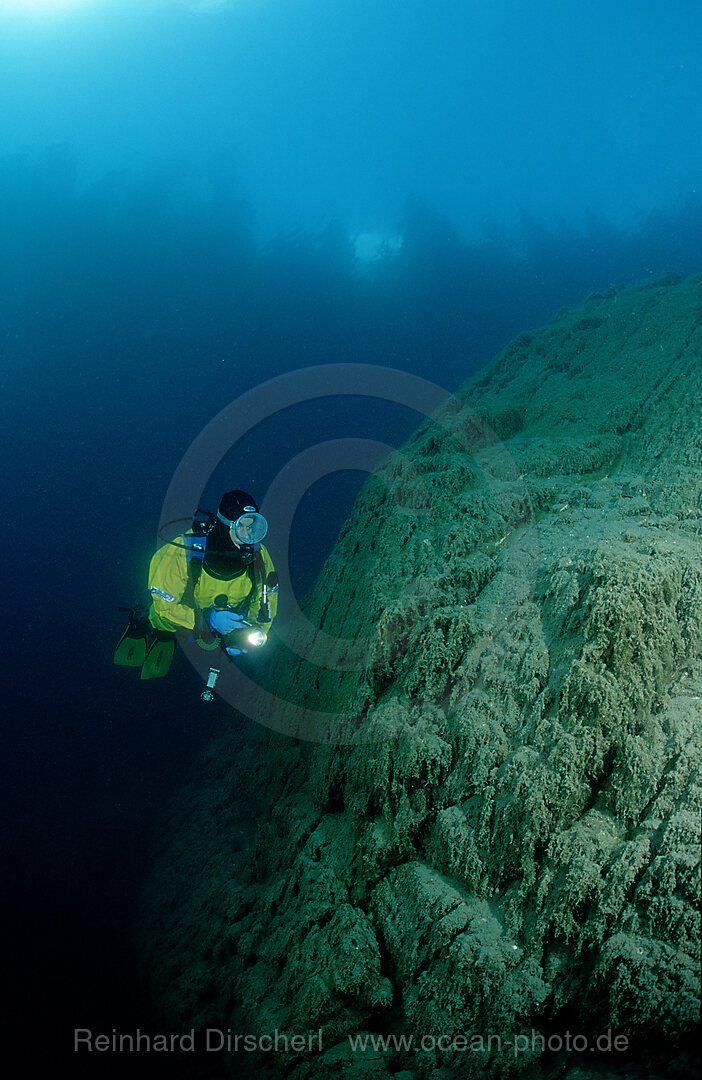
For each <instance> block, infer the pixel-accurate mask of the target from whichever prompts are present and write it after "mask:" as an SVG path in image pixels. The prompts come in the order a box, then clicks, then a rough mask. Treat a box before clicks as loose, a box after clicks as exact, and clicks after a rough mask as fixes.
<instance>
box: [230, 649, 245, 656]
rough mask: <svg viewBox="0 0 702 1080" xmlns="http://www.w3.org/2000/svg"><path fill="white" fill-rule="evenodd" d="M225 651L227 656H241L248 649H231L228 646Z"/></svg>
mask: <svg viewBox="0 0 702 1080" xmlns="http://www.w3.org/2000/svg"><path fill="white" fill-rule="evenodd" d="M225 651H226V653H227V656H243V655H244V653H245V652H248V651H249V650H248V649H231V648H229V649H226V650H225Z"/></svg>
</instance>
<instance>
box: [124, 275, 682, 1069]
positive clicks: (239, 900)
mask: <svg viewBox="0 0 702 1080" xmlns="http://www.w3.org/2000/svg"><path fill="white" fill-rule="evenodd" d="M460 397H461V398H462V399H463V400H464V401H465V402H467V403H468V404H469V405H470V407H471V410H473V411H469V410H460V409H456V408H455V404H454V405H448V406H447V407H446V408H445V409H444V410H443V412H442V416H441V418H440V420H441V422H440V423H430V422H428V423H426V424H424V425H423V426H422V427H421V428H420V429H419V431H418V432H417V433H416V434H415V436H414V437H413V438H412V439H411V440H410V442H409V444H408V445H407V446H406V447H405V448H403V456H402V455H396V456H394V457H393V459H391V460H390V461H388V462H387V463H386V464H385V465H384V467H383V469H382V470H381V475H379V476H378V477H377V478H371V479H370V480H369V482H368V483H367V485H366V486H365V488H364V491H363V493H362V495H361V497H360V498H359V501H358V503H357V506H356V508H355V510H354V513H353V516H352V519H351V521H350V522H349V524H348V526H347V528H346V529H345V530H344V533H343V535H342V536H341V537H340V539H339V543H338V545H337V547H336V549H335V551H334V553H333V554H332V556H331V558H330V559H329V562H328V564H327V566H326V567H325V569H324V572H323V573H322V575H321V578H320V580H319V582H318V583H317V586H316V588H315V590H314V592H313V595H312V597H311V600H310V608H309V610H310V617H311V618H312V620H313V621H314V622H315V623H316V625H318V626H321V628H322V629H323V630H324V631H325V632H326V633H327V634H329V635H335V636H337V637H341V638H346V639H354V638H362V639H364V640H365V646H364V648H365V650H366V652H365V655H366V662H365V663H364V664H363V665H361V669H360V670H354V669H353V666H352V669H351V670H348V671H341V672H340V671H338V670H327V669H324V668H319V667H316V666H314V665H313V664H312V663H309V662H308V661H305V660H302V659H294V658H293V657H292V655H291V654H287V653H286V654H282V653H281V656H280V659H279V660H278V662H277V667H276V670H275V672H274V678H273V680H272V682H273V683H274V684H275V685H276V686H277V690H278V693H279V694H280V695H281V697H287V698H288V699H290V700H298V701H300V702H304V703H305V704H306V705H307V706H309V707H313V708H317V709H325V710H327V711H328V712H333V713H336V714H338V716H339V718H340V719H339V720H338V724H337V727H336V729H334V722H333V721H332V722H331V723H332V729H333V730H330V731H329V732H327V733H326V737H328V738H329V739H330V741H331V742H332V743H333V742H334V739H335V738H338V739H339V740H340V741H341V740H343V739H346V740H347V742H348V745H325V746H321V745H315V744H314V743H312V742H305V741H302V740H296V739H294V738H292V737H290V736H286V735H280V734H271V733H268V732H266V731H264V730H263V729H260V728H257V727H256V726H255V725H253V724H250V723H249V724H243V722H242V721H241V720H239V721H238V722H237V723H236V724H235V725H233V727H232V731H231V732H230V733H228V735H227V736H226V737H224V738H222V739H221V740H220V742H219V743H218V745H216V746H214V747H213V748H212V750H211V751H210V752H209V753H208V755H207V758H206V760H205V762H204V763H203V765H202V768H201V770H200V773H199V775H198V776H197V777H196V779H195V780H194V782H193V784H192V785H191V787H190V788H189V789H188V790H187V791H185V792H184V793H183V795H182V797H181V799H180V800H179V803H178V806H177V807H176V809H175V811H174V813H173V817H172V820H171V821H170V822H169V823H168V825H167V827H166V829H165V832H164V836H163V849H162V850H161V851H160V853H159V855H158V858H157V860H156V862H155V866H154V869H153V872H152V874H151V876H150V879H149V881H148V883H147V889H146V914H145V920H144V935H143V936H144V942H145V945H144V949H145V952H146V954H147V957H148V962H149V965H150V969H151V973H152V981H153V985H154V987H155V990H156V993H157V995H158V997H159V1000H160V1001H161V1003H162V1006H163V1009H164V1012H165V1014H166V1016H167V1017H168V1018H169V1021H170V1024H171V1026H172V1027H173V1028H174V1030H180V1029H182V1028H189V1027H190V1026H191V1025H193V1024H195V1025H196V1026H205V1025H210V1026H213V1027H219V1028H230V1029H231V1030H232V1031H234V1032H236V1031H238V1032H249V1033H260V1034H265V1033H270V1032H273V1031H274V1030H275V1029H277V1030H278V1031H280V1032H287V1033H289V1034H293V1033H301V1032H307V1031H308V1030H315V1031H316V1030H317V1029H319V1028H321V1029H322V1043H323V1052H322V1053H321V1054H320V1053H318V1052H316V1053H314V1054H309V1053H299V1054H296V1053H294V1052H291V1053H289V1054H287V1055H286V1054H281V1053H278V1054H270V1053H268V1054H266V1053H261V1054H258V1055H257V1054H243V1055H242V1054H240V1055H239V1057H238V1059H237V1061H236V1062H234V1063H232V1062H231V1061H230V1065H231V1068H232V1069H236V1070H238V1071H239V1072H241V1073H244V1072H246V1071H250V1072H251V1074H252V1075H253V1074H254V1073H256V1072H259V1073H260V1072H261V1071H262V1070H266V1069H267V1070H268V1071H267V1072H266V1073H265V1075H271V1076H273V1075H290V1076H292V1075H294V1076H295V1077H296V1078H299V1080H302V1078H305V1077H310V1078H312V1077H314V1078H317V1077H325V1076H346V1075H358V1076H359V1077H360V1076H365V1075H371V1074H372V1075H378V1076H385V1075H390V1074H391V1073H393V1074H398V1075H400V1074H401V1075H402V1077H403V1080H410V1078H420V1077H429V1076H432V1077H442V1078H448V1077H455V1076H461V1077H469V1076H473V1075H482V1074H485V1073H488V1074H490V1073H492V1072H495V1073H497V1074H500V1075H516V1074H522V1073H523V1072H524V1071H525V1070H526V1071H527V1072H528V1071H529V1070H530V1068H532V1066H534V1063H535V1062H536V1060H537V1058H538V1054H536V1056H532V1055H531V1054H530V1053H528V1052H524V1053H522V1054H520V1055H519V1056H517V1057H515V1054H514V1048H513V1044H512V1043H511V1042H510V1040H511V1039H512V1038H513V1037H514V1035H515V1034H521V1035H523V1034H524V1033H527V1035H528V1036H529V1038H531V1035H532V1031H536V1032H542V1033H544V1034H550V1035H551V1036H553V1035H559V1034H560V1035H561V1036H563V1035H564V1033H565V1031H566V1029H568V1030H569V1031H570V1032H571V1034H573V1033H581V1034H583V1035H587V1036H588V1037H590V1038H592V1037H593V1036H594V1034H596V1033H597V1032H601V1031H606V1030H607V1029H608V1028H611V1029H612V1030H613V1032H614V1033H615V1034H616V1033H618V1034H621V1035H623V1036H625V1037H626V1038H627V1039H628V1042H629V1048H630V1050H629V1053H628V1054H623V1053H622V1054H619V1055H618V1056H617V1055H616V1054H612V1055H610V1056H609V1057H607V1056H606V1055H605V1057H604V1058H600V1057H599V1056H596V1057H595V1058H593V1057H592V1056H590V1057H588V1055H587V1052H582V1044H581V1045H580V1046H579V1047H576V1049H577V1050H580V1051H581V1052H579V1053H575V1054H570V1055H567V1054H566V1055H565V1057H564V1058H563V1060H562V1061H561V1062H560V1065H562V1066H563V1067H564V1068H565V1069H566V1072H567V1071H568V1070H570V1072H569V1073H568V1075H572V1076H576V1075H578V1076H585V1075H588V1076H589V1075H593V1072H592V1069H594V1065H593V1062H595V1061H596V1062H597V1064H598V1067H599V1068H600V1069H603V1068H605V1067H609V1068H612V1069H615V1068H617V1069H618V1072H617V1075H621V1074H622V1071H624V1072H625V1071H626V1068H627V1067H628V1065H629V1063H633V1064H635V1063H636V1062H638V1061H644V1062H645V1061H648V1062H649V1068H650V1070H651V1071H650V1072H649V1074H648V1075H661V1076H663V1075H679V1076H683V1075H687V1070H688V1068H689V1058H688V1057H686V1053H687V1051H686V1048H685V1046H686V1044H685V1036H686V1034H687V1033H689V1032H690V1031H691V1029H692V1027H693V1025H694V1024H695V1022H696V1020H697V1018H698V1015H699V1013H698V1010H699V975H698V970H699V940H700V938H699V916H698V908H697V903H698V900H697V897H698V891H699V862H700V848H699V824H700V822H699V808H700V801H701V800H700V762H701V758H702V752H701V749H700V725H701V722H702V484H701V479H700V478H701V476H702V278H699V277H698V278H694V279H690V280H687V281H683V282H680V281H678V280H677V279H674V278H670V279H668V280H665V281H659V282H655V283H651V284H647V285H644V286H638V287H634V288H626V289H618V290H611V291H610V292H608V293H607V294H606V295H604V296H600V295H596V296H593V297H590V298H589V299H588V300H587V301H586V302H585V303H584V304H583V305H582V306H581V307H580V308H579V309H577V310H574V311H567V312H562V313H560V314H559V315H558V316H557V317H556V319H554V320H553V322H552V323H551V324H550V325H548V326H547V327H545V328H544V329H543V330H541V331H539V332H537V333H533V334H523V335H522V336H521V337H520V338H518V339H517V340H516V341H514V342H513V343H512V344H511V345H510V346H509V347H508V348H507V349H506V350H505V351H504V352H503V353H502V354H501V355H500V356H498V357H497V358H496V360H495V361H494V362H493V363H492V365H491V366H490V367H489V368H488V369H486V371H485V372H481V373H480V375H479V376H478V377H477V378H476V379H473V380H472V381H471V382H469V383H468V384H466V385H465V387H464V388H463V389H462V391H461V393H460ZM344 717H348V718H351V719H344ZM359 718H360V720H359ZM308 734H309V732H308ZM320 738H321V735H320ZM252 819H255V821H256V824H255V827H253V828H252V826H251V821H252ZM363 1031H371V1032H375V1033H378V1032H379V1033H385V1034H388V1033H393V1034H401V1033H405V1034H411V1035H412V1036H413V1037H414V1038H415V1039H419V1037H420V1036H422V1035H425V1036H427V1035H429V1036H433V1037H437V1036H439V1035H451V1036H453V1035H456V1034H457V1033H466V1034H467V1035H468V1037H469V1040H470V1038H471V1037H472V1036H478V1037H480V1038H486V1037H487V1035H489V1034H492V1035H493V1036H499V1037H500V1038H501V1039H502V1043H503V1047H502V1051H501V1052H500V1051H499V1050H497V1049H496V1046H497V1042H496V1040H493V1044H492V1045H491V1048H490V1051H489V1052H485V1053H481V1052H478V1051H477V1050H476V1049H475V1048H476V1047H477V1046H479V1043H476V1042H473V1043H472V1044H471V1045H472V1047H473V1049H471V1050H470V1051H469V1052H466V1051H462V1050H461V1049H460V1046H459V1048H458V1049H457V1050H453V1051H451V1050H449V1051H447V1052H444V1050H443V1049H439V1050H432V1049H431V1043H430V1041H427V1043H426V1044H425V1046H426V1047H427V1048H426V1049H420V1051H419V1052H418V1053H415V1052H412V1053H402V1052H399V1051H398V1052H394V1051H387V1052H377V1053H376V1052H373V1051H372V1050H370V1049H368V1050H366V1051H360V1050H359V1051H356V1052H355V1053H353V1052H352V1051H351V1049H350V1047H349V1044H348V1040H347V1035H349V1034H355V1033H357V1032H363ZM522 1045H523V1048H524V1049H525V1051H526V1045H525V1044H522ZM529 1045H530V1047H531V1043H530V1044H529ZM557 1045H558V1044H557V1043H552V1046H555V1047H557ZM534 1046H535V1048H536V1050H538V1046H539V1043H538V1040H536V1041H535V1043H534ZM671 1062H672V1064H671ZM663 1063H665V1067H664V1064H663ZM633 1064H632V1067H633ZM541 1065H542V1067H545V1065H544V1061H543V1059H542V1061H541ZM588 1068H590V1070H591V1071H590V1072H588V1071H587V1070H588ZM583 1070H585V1071H583ZM560 1075H562V1073H561V1074H560ZM599 1075H602V1072H600V1073H599Z"/></svg>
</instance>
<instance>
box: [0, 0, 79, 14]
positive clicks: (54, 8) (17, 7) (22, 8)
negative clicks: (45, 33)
mask: <svg viewBox="0 0 702 1080" xmlns="http://www.w3.org/2000/svg"><path fill="white" fill-rule="evenodd" d="M91 2H93V3H94V2H95V0H0V15H3V14H6V13H7V14H10V15H22V14H25V15H52V14H58V13H60V12H63V11H72V10H73V9H74V8H79V7H86V6H87V5H88V4H89V3H91Z"/></svg>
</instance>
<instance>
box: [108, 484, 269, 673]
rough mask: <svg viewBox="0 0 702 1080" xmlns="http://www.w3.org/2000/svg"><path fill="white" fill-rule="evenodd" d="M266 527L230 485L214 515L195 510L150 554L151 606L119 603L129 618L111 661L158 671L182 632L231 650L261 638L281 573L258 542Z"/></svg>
mask: <svg viewBox="0 0 702 1080" xmlns="http://www.w3.org/2000/svg"><path fill="white" fill-rule="evenodd" d="M171 524H172V523H171ZM267 531H268V523H267V521H266V519H265V518H264V516H263V515H262V514H260V513H259V510H258V506H257V504H256V502H255V501H254V499H253V498H252V497H251V495H249V494H248V493H247V492H245V491H240V490H238V489H237V490H236V491H228V492H227V493H226V494H225V495H223V496H222V500H221V502H220V504H219V509H218V510H217V513H216V514H209V513H207V512H206V511H198V512H197V515H196V517H195V520H194V521H193V523H192V527H191V528H190V529H188V530H187V532H185V533H183V534H182V535H180V536H178V537H176V539H175V540H167V541H166V543H165V544H164V545H163V547H161V548H159V549H158V551H157V552H156V554H155V555H154V556H153V558H152V560H151V565H150V567H149V582H148V585H149V592H150V594H151V607H150V608H149V610H148V612H146V611H144V610H143V609H140V608H136V609H134V610H132V609H130V608H123V609H121V610H125V611H129V612H130V618H129V625H128V626H127V629H126V630H125V632H124V634H123V635H122V637H121V638H120V640H119V642H118V644H117V648H116V649H115V654H114V662H115V664H122V665H126V666H128V667H140V668H141V678H142V679H154V678H159V677H161V676H163V675H165V674H166V673H167V672H168V669H169V668H170V666H171V661H172V659H173V653H174V652H175V643H176V636H177V635H179V634H180V635H186V636H187V637H188V638H189V640H191V641H194V642H196V644H198V645H199V646H200V647H201V648H203V649H208V650H210V649H211V650H214V649H218V648H221V649H223V650H224V651H225V653H226V654H227V655H228V656H232V657H233V656H240V655H242V654H244V653H246V652H248V650H249V649H250V648H260V647H261V646H262V645H265V643H266V637H267V634H268V630H269V629H270V625H271V623H272V621H273V619H274V618H275V614H276V609H277V601H278V596H277V593H278V577H277V575H276V573H275V570H274V567H273V562H272V560H271V557H270V555H269V554H268V551H267V550H266V548H265V547H264V546H263V544H262V543H261V541H262V540H263V537H264V536H265V535H266V532H267Z"/></svg>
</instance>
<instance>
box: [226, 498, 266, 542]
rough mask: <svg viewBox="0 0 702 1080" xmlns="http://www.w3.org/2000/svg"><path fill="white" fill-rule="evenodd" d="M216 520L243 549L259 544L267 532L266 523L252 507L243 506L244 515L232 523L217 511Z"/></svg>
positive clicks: (261, 515)
mask: <svg viewBox="0 0 702 1080" xmlns="http://www.w3.org/2000/svg"><path fill="white" fill-rule="evenodd" d="M217 518H218V520H219V521H221V522H222V524H223V525H226V526H227V528H228V529H229V533H230V535H231V538H232V540H238V541H239V543H240V544H243V545H244V546H245V547H252V546H253V545H254V544H260V543H261V541H262V540H263V537H264V536H265V535H266V533H267V532H268V522H267V521H266V519H265V518H264V516H263V514H259V513H258V511H257V510H254V508H253V506H245V507H244V513H243V514H241V515H240V516H239V517H238V518H236V519H235V520H234V521H232V520H231V519H230V518H226V517H224V515H223V514H220V512H219V510H218V511H217Z"/></svg>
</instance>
